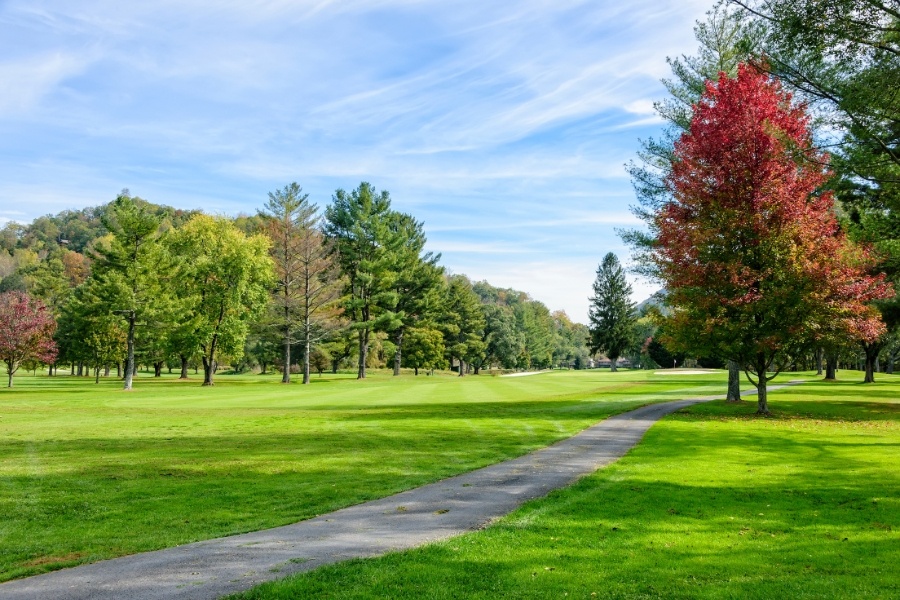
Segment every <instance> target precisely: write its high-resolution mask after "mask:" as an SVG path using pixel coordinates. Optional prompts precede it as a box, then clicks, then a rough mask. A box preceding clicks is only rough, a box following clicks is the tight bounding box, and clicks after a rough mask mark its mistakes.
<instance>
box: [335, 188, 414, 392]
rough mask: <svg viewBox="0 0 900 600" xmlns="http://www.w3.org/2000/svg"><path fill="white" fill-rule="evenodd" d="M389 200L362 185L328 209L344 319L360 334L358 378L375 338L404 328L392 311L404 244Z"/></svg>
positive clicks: (337, 198) (338, 195)
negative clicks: (342, 282) (341, 280)
mask: <svg viewBox="0 0 900 600" xmlns="http://www.w3.org/2000/svg"><path fill="white" fill-rule="evenodd" d="M392 212H393V211H392V210H391V199H390V195H389V194H388V193H387V192H386V191H382V192H381V193H378V192H377V191H376V190H375V188H373V187H372V186H371V185H370V184H369V183H366V182H363V183H361V184H359V187H358V188H356V189H355V190H352V191H351V192H350V193H347V192H345V191H344V190H341V189H339V190H337V191H336V192H335V194H334V197H333V198H332V204H331V206H329V207H328V208H327V209H326V210H325V225H324V233H325V235H326V236H327V238H328V239H329V241H330V242H331V244H332V248H333V252H334V253H335V254H336V256H337V259H338V263H339V264H340V268H341V273H342V274H343V276H344V280H345V287H344V292H345V296H346V300H345V301H344V303H343V306H344V315H345V316H346V317H347V318H348V319H349V320H350V321H351V323H352V325H351V327H352V328H353V329H354V330H355V331H356V332H357V341H358V357H359V363H358V369H357V378H359V379H364V378H365V377H366V360H367V358H368V354H369V345H370V343H371V342H372V334H373V333H374V332H378V331H390V330H392V329H396V328H397V327H398V326H399V325H400V320H399V319H398V318H397V315H396V313H395V312H394V311H393V307H395V306H396V304H397V293H396V291H395V279H396V276H397V274H396V271H395V270H394V264H395V257H396V254H397V252H398V251H399V249H400V247H401V245H402V239H401V238H400V236H398V235H395V234H394V232H393V231H392V228H391V221H392V219H393V217H392Z"/></svg>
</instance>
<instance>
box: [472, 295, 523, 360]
mask: <svg viewBox="0 0 900 600" xmlns="http://www.w3.org/2000/svg"><path fill="white" fill-rule="evenodd" d="M482 311H483V313H484V322H485V326H484V342H485V362H486V363H487V364H488V366H490V365H493V364H495V363H496V364H498V365H500V366H501V367H502V368H504V369H513V368H515V367H516V361H517V360H518V358H519V356H521V355H522V354H523V353H524V352H525V336H524V334H523V333H522V332H521V331H519V329H518V324H517V323H516V315H515V313H513V310H512V309H511V308H510V307H508V306H504V305H500V304H484V305H482Z"/></svg>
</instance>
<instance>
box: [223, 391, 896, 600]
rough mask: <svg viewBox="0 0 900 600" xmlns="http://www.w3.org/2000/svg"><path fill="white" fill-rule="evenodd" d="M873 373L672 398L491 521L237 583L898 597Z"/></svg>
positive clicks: (318, 590) (888, 423)
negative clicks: (641, 431) (662, 414)
mask: <svg viewBox="0 0 900 600" xmlns="http://www.w3.org/2000/svg"><path fill="white" fill-rule="evenodd" d="M851 376H852V375H851V374H849V373H848V374H847V377H851ZM879 379H880V380H881V381H882V383H877V384H875V385H872V386H862V385H859V384H851V383H822V382H816V383H808V384H806V385H803V386H800V387H797V388H791V389H789V390H783V391H779V392H775V393H773V394H772V396H771V398H770V402H771V405H772V408H773V410H774V411H775V417H774V418H771V419H759V418H756V417H753V416H750V413H752V411H753V405H751V404H750V403H748V402H745V403H743V404H741V405H728V404H725V403H724V402H717V403H713V404H707V405H700V406H696V407H693V408H691V409H688V410H686V411H681V412H680V413H678V414H676V415H673V416H671V417H669V418H667V419H665V420H663V421H662V422H660V423H658V424H657V425H655V426H654V428H653V429H651V431H650V432H649V433H648V435H647V437H646V438H645V439H644V441H643V442H642V443H641V444H640V445H639V446H638V447H637V448H635V449H634V450H633V451H632V452H631V453H629V455H628V456H626V457H625V458H624V459H622V460H621V461H620V462H619V463H617V464H616V465H614V466H612V467H610V468H608V469H605V470H602V471H599V472H598V473H596V474H595V475H593V476H591V477H588V478H586V479H584V480H582V481H581V482H579V483H578V484H576V485H575V486H573V487H572V488H569V489H566V490H562V491H559V492H556V493H553V494H551V495H550V496H549V497H548V498H546V499H543V500H538V501H535V502H532V503H529V504H528V505H526V506H525V507H523V508H522V509H521V510H519V511H517V512H515V513H513V514H512V515H510V516H509V517H507V518H505V519H503V520H502V521H501V522H499V523H498V524H496V525H495V526H492V527H491V528H489V529H487V530H484V531H481V532H477V533H474V534H470V535H466V536H462V537H459V538H455V539H451V540H447V541H445V542H442V543H438V544H434V545H432V546H428V547H425V548H422V549H419V550H414V551H409V552H404V553H398V554H393V555H389V556H386V557H383V558H380V559H372V560H364V561H362V560H360V561H352V562H350V563H344V564H341V565H334V566H329V567H324V568H322V569H319V570H317V571H314V572H311V573H308V574H304V575H300V576H297V577H293V578H289V579H287V580H285V581H282V582H277V583H274V584H268V585H265V586H261V587H260V588H257V589H255V590H254V591H252V592H250V593H248V594H247V595H245V596H241V598H244V599H245V600H248V599H250V598H252V599H267V600H273V599H281V598H306V597H310V598H312V597H315V598H372V597H390V598H417V599H418V598H492V599H493V598H566V597H568V598H597V597H600V598H656V597H663V598H740V599H744V598H760V599H762V598H798V599H800V598H898V597H900V577H898V575H897V565H898V564H900V498H898V490H900V471H898V469H897V459H898V456H900V404H898V401H900V377H887V376H879Z"/></svg>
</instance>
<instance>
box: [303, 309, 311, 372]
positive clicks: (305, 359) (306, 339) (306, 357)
mask: <svg viewBox="0 0 900 600" xmlns="http://www.w3.org/2000/svg"><path fill="white" fill-rule="evenodd" d="M311 337H312V332H311V331H310V330H309V320H308V319H307V321H306V324H305V327H304V333H303V338H304V340H303V346H304V349H305V351H304V352H303V385H308V384H309V351H310V348H311V346H312V342H311V341H310V338H311Z"/></svg>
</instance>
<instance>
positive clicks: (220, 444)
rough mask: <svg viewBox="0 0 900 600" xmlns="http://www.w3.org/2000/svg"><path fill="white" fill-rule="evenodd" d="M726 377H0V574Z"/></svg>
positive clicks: (236, 521)
mask: <svg viewBox="0 0 900 600" xmlns="http://www.w3.org/2000/svg"><path fill="white" fill-rule="evenodd" d="M724 379H725V378H724V375H722V374H715V375H700V376H678V377H659V376H657V377H654V376H652V375H649V374H647V373H641V372H636V373H629V372H620V373H616V374H611V373H609V372H601V371H590V372H560V373H552V374H542V375H537V376H534V377H521V378H497V377H490V376H486V375H483V376H479V377H467V378H463V379H460V378H456V377H451V376H436V377H425V376H419V377H413V376H412V375H408V376H404V377H402V378H400V379H395V378H391V377H389V376H387V375H385V374H375V375H374V376H373V377H372V378H370V379H368V380H366V381H362V382H357V381H355V380H353V379H352V377H346V376H342V377H337V378H334V377H323V378H321V379H320V378H318V377H314V384H313V385H311V386H307V387H303V386H300V385H290V386H283V385H281V384H279V383H277V382H278V378H277V377H276V376H270V377H259V376H243V375H242V376H224V375H219V376H218V377H217V385H216V387H214V388H211V389H210V388H202V387H200V386H199V380H198V379H194V380H193V381H190V382H178V381H177V380H174V379H172V378H171V377H164V378H162V379H157V380H154V379H153V378H151V377H146V376H144V377H141V378H139V379H138V380H136V383H135V390H134V391H133V392H130V393H126V392H122V391H121V390H120V389H119V388H120V384H119V382H117V381H113V380H107V381H103V382H101V383H100V384H99V385H94V383H93V380H92V379H86V378H81V379H78V378H73V377H68V376H65V375H62V376H59V377H55V378H48V377H46V376H37V377H30V376H17V377H16V380H15V385H16V387H15V388H13V389H12V390H7V389H2V390H0V515H2V519H0V580H6V579H11V578H15V577H22V576H25V575H29V574H34V573H38V572H42V571H46V570H51V569H56V568H60V567H63V566H71V565H74V564H78V563H83V562H90V561H95V560H100V559H103V558H109V557H112V556H118V555H123V554H129V553H134V552H139V551H143V550H151V549H157V548H162V547H167V546H173V545H176V544H182V543H186V542H191V541H196V540H200V539H207V538H211V537H218V536H222V535H227V534H233V533H239V532H244V531H251V530H256V529H262V528H266V527H273V526H276V525H282V524H286V523H290V522H294V521H297V520H301V519H305V518H309V517H311V516H314V515H316V514H321V513H324V512H328V511H331V510H334V509H337V508H340V507H343V506H347V505H350V504H355V503H359V502H363V501H366V500H370V499H373V498H377V497H382V496H385V495H388V494H391V493H394V492H397V491H400V490H403V489H408V488H411V487H415V486H418V485H421V484H423V483H426V482H430V481H435V480H437V479H440V478H443V477H446V476H449V475H452V474H457V473H460V472H464V471H468V470H471V469H475V468H478V467H481V466H484V465H487V464H490V463H494V462H498V461H501V460H504V459H507V458H510V457H513V456H518V455H521V454H523V453H526V452H528V451H530V450H532V449H535V448H537V447H541V446H544V445H547V444H549V443H551V442H553V441H555V440H558V439H561V438H564V437H566V436H569V435H571V434H573V433H575V432H577V431H579V430H581V429H583V428H584V427H586V426H588V425H590V424H592V423H595V422H597V421H599V420H601V419H602V418H604V417H605V416H607V415H610V414H613V413H616V412H621V411H624V410H627V409H630V408H633V407H636V406H639V405H642V404H647V403H649V402H656V401H662V400H670V399H675V398H683V397H690V396H696V395H704V394H709V393H717V392H720V391H722V390H723V387H724Z"/></svg>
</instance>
